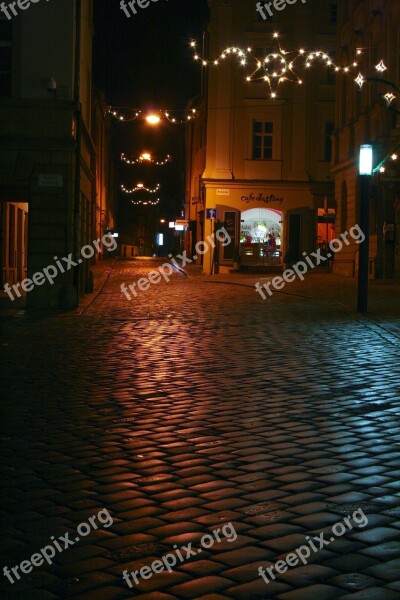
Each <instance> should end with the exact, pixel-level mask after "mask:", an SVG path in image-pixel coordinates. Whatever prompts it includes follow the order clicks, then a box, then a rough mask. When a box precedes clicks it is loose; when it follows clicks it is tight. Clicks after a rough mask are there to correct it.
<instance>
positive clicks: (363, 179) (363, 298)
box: [357, 144, 373, 313]
mask: <svg viewBox="0 0 400 600" xmlns="http://www.w3.org/2000/svg"><path fill="white" fill-rule="evenodd" d="M372 163H373V152H372V146H371V144H363V145H362V146H360V162H359V174H360V223H359V225H360V229H361V231H362V232H363V233H364V240H363V241H362V242H361V243H360V246H359V254H358V292H357V312H359V313H366V312H367V307H368V271H369V213H370V203H371V176H372Z"/></svg>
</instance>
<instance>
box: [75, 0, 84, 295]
mask: <svg viewBox="0 0 400 600" xmlns="http://www.w3.org/2000/svg"><path fill="white" fill-rule="evenodd" d="M81 18H82V0H76V3H75V75H74V80H75V81H74V102H75V119H76V149H75V187H74V252H73V254H74V262H75V263H77V262H78V258H79V257H80V245H79V242H80V240H79V230H80V197H81V140H82V105H81V102H80V79H81ZM79 273H80V270H79V264H77V266H75V267H74V271H73V284H74V287H75V288H76V293H77V301H79Z"/></svg>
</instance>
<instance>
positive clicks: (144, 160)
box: [121, 152, 172, 166]
mask: <svg viewBox="0 0 400 600" xmlns="http://www.w3.org/2000/svg"><path fill="white" fill-rule="evenodd" d="M121 160H122V161H123V162H125V163H127V164H128V165H138V164H139V165H146V164H147V165H158V166H163V165H166V164H167V163H169V162H171V161H172V156H171V155H170V154H167V156H166V157H165V158H164V160H155V159H154V158H152V156H151V154H149V152H143V153H142V154H141V155H140V156H138V157H137V158H128V157H126V156H125V154H124V153H122V154H121Z"/></svg>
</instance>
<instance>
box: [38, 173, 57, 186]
mask: <svg viewBox="0 0 400 600" xmlns="http://www.w3.org/2000/svg"><path fill="white" fill-rule="evenodd" d="M38 185H39V186H40V187H62V186H63V177H62V175H56V174H54V173H44V174H42V175H38Z"/></svg>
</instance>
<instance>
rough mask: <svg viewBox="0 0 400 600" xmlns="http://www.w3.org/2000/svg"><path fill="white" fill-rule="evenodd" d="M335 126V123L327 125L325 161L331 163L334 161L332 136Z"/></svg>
mask: <svg viewBox="0 0 400 600" xmlns="http://www.w3.org/2000/svg"><path fill="white" fill-rule="evenodd" d="M334 129H335V125H334V124H333V123H325V145H324V161H325V162H331V160H332V140H331V135H332V133H333V130H334Z"/></svg>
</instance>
